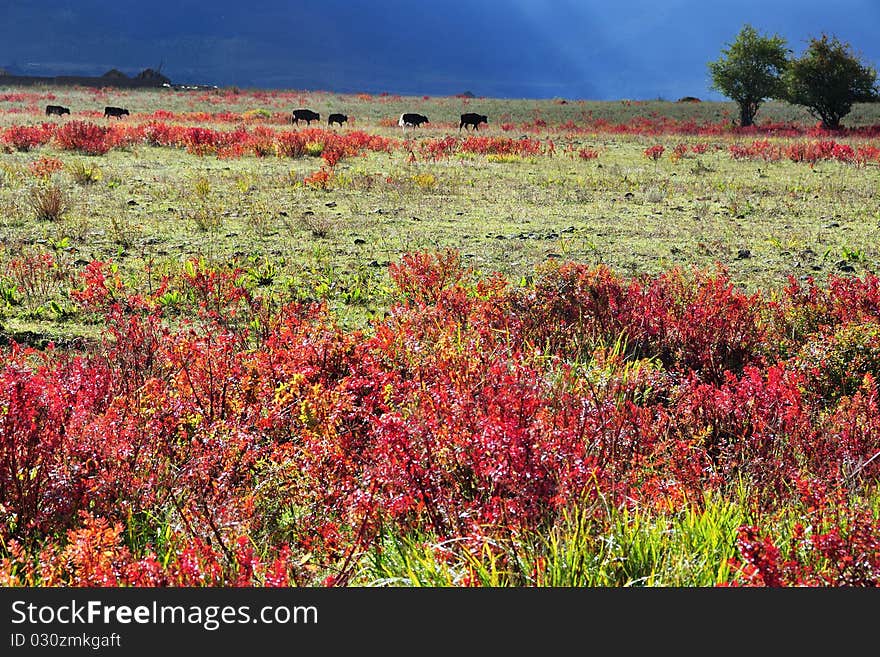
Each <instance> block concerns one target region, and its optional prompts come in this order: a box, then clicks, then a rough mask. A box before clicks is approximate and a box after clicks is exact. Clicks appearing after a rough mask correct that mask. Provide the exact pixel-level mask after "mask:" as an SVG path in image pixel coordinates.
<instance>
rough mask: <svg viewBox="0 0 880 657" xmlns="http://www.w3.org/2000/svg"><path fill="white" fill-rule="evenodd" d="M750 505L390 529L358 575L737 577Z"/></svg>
mask: <svg viewBox="0 0 880 657" xmlns="http://www.w3.org/2000/svg"><path fill="white" fill-rule="evenodd" d="M742 509H743V505H742V504H734V503H731V502H728V501H724V500H721V499H707V500H706V501H705V504H704V505H699V506H697V505H694V506H687V507H685V508H683V509H681V510H678V511H675V512H659V513H658V512H656V511H653V510H644V511H642V510H635V511H628V510H626V509H623V510H621V509H618V508H613V507H609V508H607V509H606V508H604V506H602V505H601V504H598V503H594V504H592V505H589V506H585V507H583V508H575V509H571V510H569V511H567V512H564V513H563V514H561V516H560V517H559V519H558V520H557V522H556V523H555V525H554V526H553V527H551V528H550V529H549V530H548V531H547V532H542V533H537V532H536V533H534V534H530V535H528V536H512V537H510V539H509V540H507V541H504V542H501V541H498V542H493V543H481V544H476V545H473V544H469V543H468V542H467V541H466V540H464V539H459V540H456V541H446V542H443V541H437V540H432V539H431V538H430V537H426V536H403V537H401V536H387V537H386V538H385V541H384V542H383V543H382V544H380V546H379V547H376V548H375V549H374V550H373V552H372V553H371V554H370V555H368V556H367V557H366V558H365V559H364V562H363V569H362V571H361V572H360V573H359V574H358V581H359V582H360V583H362V584H365V585H374V586H460V585H462V584H466V583H471V584H479V585H481V586H493V587H497V586H549V587H579V586H590V587H593V586H691V587H693V586H714V585H716V584H721V583H725V582H729V581H731V578H732V576H733V575H734V573H733V569H732V568H731V566H730V564H729V561H730V559H732V558H733V557H735V556H736V532H737V528H738V527H739V526H740V525H742V524H744V522H745V517H744V515H743V513H744V512H743V510H742Z"/></svg>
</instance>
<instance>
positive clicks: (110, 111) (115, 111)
mask: <svg viewBox="0 0 880 657" xmlns="http://www.w3.org/2000/svg"><path fill="white" fill-rule="evenodd" d="M128 115H129V113H128V110H127V109H124V108H122V107H105V108H104V118H107V117H108V116H115V117H116V118H117V119H120V118H122V117H123V116H128Z"/></svg>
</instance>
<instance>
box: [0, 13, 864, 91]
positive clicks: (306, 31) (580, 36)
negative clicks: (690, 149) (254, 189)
mask: <svg viewBox="0 0 880 657" xmlns="http://www.w3.org/2000/svg"><path fill="white" fill-rule="evenodd" d="M745 23H750V24H752V25H753V26H754V27H755V28H756V29H757V30H758V31H759V32H761V33H763V34H774V33H775V34H780V35H781V36H783V37H785V38H786V39H787V40H788V44H789V47H790V48H791V49H792V50H793V51H794V52H795V54H800V53H801V52H802V51H803V49H804V47H805V45H806V41H807V39H808V38H810V37H813V36H819V35H821V34H822V33H823V32H826V33H828V34H833V35H836V36H838V37H839V38H840V39H842V40H844V41H847V42H849V43H850V44H852V46H853V48H854V49H855V51H856V52H857V53H858V54H859V55H860V56H862V57H863V58H864V60H865V61H867V62H868V63H869V64H871V65H872V66H875V67H878V64H880V39H878V34H880V0H822V1H821V2H817V1H813V0H806V1H796V0H780V1H774V0H734V1H733V2H725V3H723V5H722V3H716V2H712V0H666V1H664V0H632V1H625V0H620V1H615V0H601V1H594V0H580V1H578V0H547V1H540V0H505V1H503V2H502V1H501V0H478V1H474V2H471V1H465V2H450V1H449V0H447V1H445V2H436V1H434V0H387V1H386V0H374V1H373V2H360V1H356V0H355V1H353V0H320V1H311V0H306V1H303V2H290V1H282V0H268V1H265V2H245V1H243V0H209V1H206V0H199V1H196V0H173V1H168V0H153V1H152V2H143V3H141V2H137V3H136V2H127V1H126V0H116V1H114V0H60V1H58V0H42V1H39V0H38V1H35V0H0V67H5V68H7V69H10V71H11V72H15V73H23V74H24V73H26V74H31V75H59V74H70V75H100V74H102V73H104V72H106V71H107V70H109V69H110V68H118V69H120V70H122V71H124V72H125V73H129V74H136V73H137V72H139V71H141V70H143V69H144V68H148V67H149V68H158V67H159V66H160V65H161V67H162V72H163V73H164V74H165V75H167V76H168V77H169V78H171V80H172V81H173V82H178V83H203V84H217V85H220V86H226V85H238V86H240V87H273V88H289V89H322V90H328V91H340V92H358V91H364V92H369V93H378V92H382V91H388V92H390V93H398V94H418V95H421V94H429V95H448V94H456V93H461V92H463V91H466V90H468V91H472V92H474V93H475V94H477V95H479V96H497V97H511V98H552V97H565V98H583V99H595V100H612V99H619V98H632V99H651V98H660V97H662V98H667V99H675V98H678V97H680V96H684V95H693V96H699V97H701V98H707V99H711V98H720V96H719V95H718V94H717V93H714V92H711V91H710V90H709V88H708V87H709V79H708V74H707V68H706V63H707V62H708V61H710V60H713V59H717V58H718V56H719V54H720V50H721V48H723V47H725V44H728V43H730V42H731V41H732V40H733V39H734V38H735V36H736V34H737V33H738V32H739V30H740V29H741V28H742V26H743V25H744V24H745Z"/></svg>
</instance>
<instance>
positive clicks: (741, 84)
mask: <svg viewBox="0 0 880 657" xmlns="http://www.w3.org/2000/svg"><path fill="white" fill-rule="evenodd" d="M788 53H789V50H788V49H787V48H786V44H785V39H783V38H782V37H780V36H777V35H774V36H771V37H765V36H761V35H760V34H758V32H757V31H756V30H755V28H753V27H752V26H751V25H746V26H745V27H743V29H742V30H741V31H740V33H739V34H738V35H737V37H736V41H734V42H733V43H731V44H728V48H726V49H722V51H721V57H720V58H719V59H718V60H717V61H714V62H709V72H710V73H711V75H712V88H713V89H716V90H718V91H720V92H721V93H722V94H724V95H725V96H727V97H728V98H730V99H732V100H733V101H735V102H736V104H737V105H739V124H740V125H741V126H743V127H746V126H750V125H752V124H753V123H754V121H755V114H757V113H758V108H759V107H760V106H761V103H763V102H764V101H765V100H767V99H768V98H776V97H778V96H779V95H780V94H781V93H782V90H783V87H782V80H781V75H782V72H783V71H784V70H785V67H786V65H787V63H788Z"/></svg>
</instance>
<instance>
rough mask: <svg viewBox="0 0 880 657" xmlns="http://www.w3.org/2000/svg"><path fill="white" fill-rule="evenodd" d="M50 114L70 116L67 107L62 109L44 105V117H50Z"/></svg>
mask: <svg viewBox="0 0 880 657" xmlns="http://www.w3.org/2000/svg"><path fill="white" fill-rule="evenodd" d="M52 114H57V115H58V116H61V115H63V114H70V108H69V107H62V106H61V105H46V116H50V115H52Z"/></svg>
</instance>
